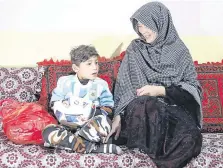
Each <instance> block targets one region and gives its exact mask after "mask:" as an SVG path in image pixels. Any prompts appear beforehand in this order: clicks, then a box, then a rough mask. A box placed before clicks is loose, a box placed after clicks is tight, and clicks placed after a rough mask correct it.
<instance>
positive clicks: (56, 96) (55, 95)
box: [50, 77, 65, 107]
mask: <svg viewBox="0 0 223 168" xmlns="http://www.w3.org/2000/svg"><path fill="white" fill-rule="evenodd" d="M64 83H65V77H60V78H59V79H58V81H57V86H56V88H55V89H53V91H52V97H51V99H50V107H53V104H54V102H56V101H59V100H63V99H64V98H65V93H64V90H63V87H64Z"/></svg>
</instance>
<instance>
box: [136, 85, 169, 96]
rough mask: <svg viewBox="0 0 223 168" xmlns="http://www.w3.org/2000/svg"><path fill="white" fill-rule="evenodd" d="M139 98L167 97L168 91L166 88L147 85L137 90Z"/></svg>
mask: <svg viewBox="0 0 223 168" xmlns="http://www.w3.org/2000/svg"><path fill="white" fill-rule="evenodd" d="M136 93H137V96H143V95H148V96H165V95H166V90H165V87H164V86H154V85H146V86H143V87H141V88H140V89H137V90H136Z"/></svg>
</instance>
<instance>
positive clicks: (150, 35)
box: [138, 23, 157, 43]
mask: <svg viewBox="0 0 223 168" xmlns="http://www.w3.org/2000/svg"><path fill="white" fill-rule="evenodd" d="M138 30H139V33H141V34H142V35H143V37H144V38H145V39H146V42H147V43H152V42H153V41H154V40H155V39H156V37H157V33H156V32H154V31H153V30H151V29H149V28H147V27H146V26H145V25H143V24H142V23H138Z"/></svg>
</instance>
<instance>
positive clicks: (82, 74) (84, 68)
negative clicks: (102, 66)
mask: <svg viewBox="0 0 223 168" xmlns="http://www.w3.org/2000/svg"><path fill="white" fill-rule="evenodd" d="M72 68H73V70H74V72H76V73H77V76H78V78H79V79H95V78H96V77H97V75H98V69H99V66H98V58H97V57H96V56H93V57H91V58H90V59H88V60H87V61H85V62H81V63H80V65H79V66H77V65H75V64H73V65H72Z"/></svg>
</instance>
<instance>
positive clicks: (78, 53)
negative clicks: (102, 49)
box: [70, 45, 99, 66]
mask: <svg viewBox="0 0 223 168" xmlns="http://www.w3.org/2000/svg"><path fill="white" fill-rule="evenodd" d="M95 56H96V57H98V56H99V54H98V52H97V51H96V49H95V47H93V46H90V45H80V46H77V47H75V48H73V49H72V50H71V51H70V58H71V62H72V64H75V65H77V66H79V65H80V63H81V62H85V61H87V60H88V59H90V58H91V57H95Z"/></svg>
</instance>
